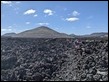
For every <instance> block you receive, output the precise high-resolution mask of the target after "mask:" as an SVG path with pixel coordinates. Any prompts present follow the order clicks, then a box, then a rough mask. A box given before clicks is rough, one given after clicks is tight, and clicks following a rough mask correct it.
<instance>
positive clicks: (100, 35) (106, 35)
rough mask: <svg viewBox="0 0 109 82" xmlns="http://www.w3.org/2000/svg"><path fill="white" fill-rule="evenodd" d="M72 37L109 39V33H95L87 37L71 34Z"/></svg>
mask: <svg viewBox="0 0 109 82" xmlns="http://www.w3.org/2000/svg"><path fill="white" fill-rule="evenodd" d="M70 36H72V37H108V33H107V32H95V33H92V34H87V35H75V34H70Z"/></svg>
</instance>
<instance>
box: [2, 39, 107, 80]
mask: <svg viewBox="0 0 109 82" xmlns="http://www.w3.org/2000/svg"><path fill="white" fill-rule="evenodd" d="M1 80H2V81H108V40H107V39H71V38H69V39H67V38H66V39H65V38H62V39H61V38H60V39H59V38H58V39H50V38H48V39H32V38H31V39H29V38H1Z"/></svg>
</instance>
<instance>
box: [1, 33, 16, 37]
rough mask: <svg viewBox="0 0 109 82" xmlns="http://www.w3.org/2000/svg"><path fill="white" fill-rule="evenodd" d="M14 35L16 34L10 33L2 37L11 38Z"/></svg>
mask: <svg viewBox="0 0 109 82" xmlns="http://www.w3.org/2000/svg"><path fill="white" fill-rule="evenodd" d="M14 35H16V33H14V32H12V33H6V34H3V35H2V36H4V37H12V36H14Z"/></svg>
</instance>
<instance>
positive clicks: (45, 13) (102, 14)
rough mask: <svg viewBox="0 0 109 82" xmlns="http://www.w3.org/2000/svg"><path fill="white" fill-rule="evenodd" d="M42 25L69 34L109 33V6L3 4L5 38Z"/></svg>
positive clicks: (104, 3)
mask: <svg viewBox="0 0 109 82" xmlns="http://www.w3.org/2000/svg"><path fill="white" fill-rule="evenodd" d="M42 25H43V26H48V27H50V28H51V29H54V30H56V31H58V32H62V33H67V34H72V33H74V34H78V35H81V34H90V33H93V32H108V2H107V1H2V2H1V34H4V33H9V32H16V33H19V32H22V31H24V30H27V29H33V28H36V27H38V26H42Z"/></svg>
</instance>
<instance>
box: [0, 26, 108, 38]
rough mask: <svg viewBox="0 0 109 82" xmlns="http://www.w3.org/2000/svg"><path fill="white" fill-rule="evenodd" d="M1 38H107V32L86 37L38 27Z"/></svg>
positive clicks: (7, 34)
mask: <svg viewBox="0 0 109 82" xmlns="http://www.w3.org/2000/svg"><path fill="white" fill-rule="evenodd" d="M2 36H3V37H21V38H82V37H108V33H107V32H95V33H92V34H87V35H75V34H70V35H68V34H66V33H59V32H57V31H55V30H53V29H51V28H49V27H46V26H40V27H37V28H34V29H30V30H26V31H23V32H21V33H18V34H16V33H6V34H4V35H2Z"/></svg>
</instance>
